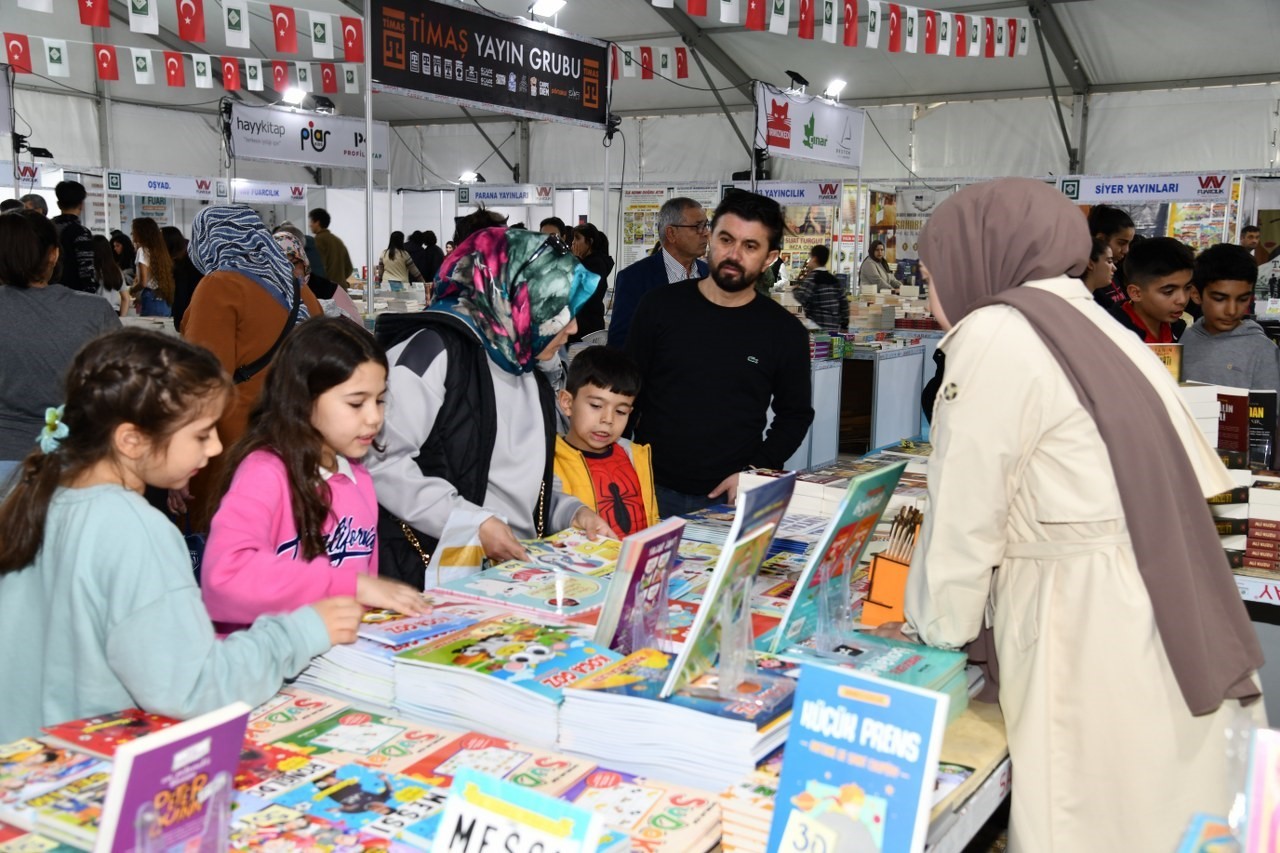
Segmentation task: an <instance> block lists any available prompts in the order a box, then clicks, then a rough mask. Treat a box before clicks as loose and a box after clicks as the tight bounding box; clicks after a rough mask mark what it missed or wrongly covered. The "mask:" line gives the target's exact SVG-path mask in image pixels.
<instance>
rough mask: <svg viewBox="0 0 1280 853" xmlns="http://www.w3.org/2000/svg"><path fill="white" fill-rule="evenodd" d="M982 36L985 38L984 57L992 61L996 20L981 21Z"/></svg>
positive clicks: (994, 51) (994, 52) (985, 19)
mask: <svg viewBox="0 0 1280 853" xmlns="http://www.w3.org/2000/svg"><path fill="white" fill-rule="evenodd" d="M982 29H983V34H984V35H985V36H986V42H987V50H986V53H985V54H984V56H986V57H987V59H994V58H995V55H996V19H995V18H983V19H982Z"/></svg>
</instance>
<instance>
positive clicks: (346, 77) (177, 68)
mask: <svg viewBox="0 0 1280 853" xmlns="http://www.w3.org/2000/svg"><path fill="white" fill-rule="evenodd" d="M131 2H132V0H131ZM33 38H34V39H39V40H40V41H42V42H43V43H44V67H45V74H46V76H48V77H70V76H71V56H70V53H69V51H68V45H71V46H75V47H77V48H79V47H81V46H85V47H89V48H91V49H92V51H93V54H92V55H93V65H94V68H95V69H96V71H97V75H98V79H99V80H119V79H120V70H121V64H120V60H121V59H122V58H127V61H128V66H126V71H127V70H128V69H130V68H131V69H132V71H133V82H134V83H137V84H138V85H139V86H151V85H154V84H155V82H156V73H157V69H156V67H155V54H157V53H159V54H161V64H162V66H163V73H164V79H165V82H166V83H167V84H168V85H169V86H172V87H177V88H182V87H185V86H186V85H187V62H188V61H190V63H191V71H192V79H193V81H194V83H195V87H196V88H197V89H212V88H213V84H214V75H215V73H217V74H221V76H222V88H223V89H225V90H226V91H228V92H235V91H238V90H240V89H246V90H248V91H250V92H261V91H263V89H264V88H265V87H266V86H267V85H268V81H267V78H266V75H267V74H268V73H269V74H270V75H271V79H270V82H269V85H270V86H271V88H272V89H274V90H276V91H277V92H283V91H284V90H285V89H288V88H290V87H292V86H297V87H298V88H299V89H301V90H302V91H304V92H315V91H317V89H316V85H317V82H318V84H319V91H320V92H323V93H324V94H327V95H332V94H337V93H338V91H339V88H341V89H342V91H344V92H345V93H346V94H348V95H356V94H359V93H360V76H359V67H360V66H359V64H358V63H354V62H345V63H335V62H321V63H319V65H320V74H319V76H318V80H317V76H316V75H315V74H314V73H313V71H314V69H313V68H312V64H311V63H310V62H298V61H288V60H281V59H256V58H249V57H241V56H214V55H210V54H207V53H184V52H181V51H176V50H151V49H150V48H138V47H118V46H116V45H111V44H101V43H99V42H86V41H74V40H71V39H53V38H45V37H43V36H26V35H22V34H19V33H4V41H5V52H6V54H7V57H8V60H9V64H10V65H11V66H13V70H14V71H15V72H17V73H19V74H32V73H34V65H33V62H32V54H31V40H32V39H33ZM242 65H243V72H242V71H241V66H242ZM291 71H292V73H290V72H291Z"/></svg>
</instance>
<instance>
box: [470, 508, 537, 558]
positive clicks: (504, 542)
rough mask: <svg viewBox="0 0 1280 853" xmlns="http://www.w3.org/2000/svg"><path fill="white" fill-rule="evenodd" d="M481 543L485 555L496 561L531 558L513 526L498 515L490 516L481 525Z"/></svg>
mask: <svg viewBox="0 0 1280 853" xmlns="http://www.w3.org/2000/svg"><path fill="white" fill-rule="evenodd" d="M480 545H481V547H483V548H484V555H485V556H486V557H488V558H489V559H490V560H493V561H495V562H499V563H501V562H503V561H505V560H527V559H528V558H529V554H528V552H526V551H525V550H524V546H523V545H521V544H520V540H519V539H517V538H516V535H515V534H514V533H512V532H511V528H510V527H508V526H507V524H506V522H504V521H503V520H502V519H500V518H498V517H497V516H496V515H492V516H489V518H487V519H485V520H484V523H483V524H481V525H480Z"/></svg>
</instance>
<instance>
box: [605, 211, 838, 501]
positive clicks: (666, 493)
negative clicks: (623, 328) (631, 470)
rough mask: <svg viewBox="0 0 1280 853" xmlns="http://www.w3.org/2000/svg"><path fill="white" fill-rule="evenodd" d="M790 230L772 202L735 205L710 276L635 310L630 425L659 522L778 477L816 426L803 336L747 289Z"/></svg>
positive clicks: (716, 244) (724, 217) (714, 249)
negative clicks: (744, 475)
mask: <svg viewBox="0 0 1280 853" xmlns="http://www.w3.org/2000/svg"><path fill="white" fill-rule="evenodd" d="M785 227H786V226H785V223H784V221H783V218H782V209H781V208H780V207H778V203H777V202H775V201H773V200H772V199H769V198H765V197H764V196H759V195H756V194H754V193H748V192H734V193H731V194H730V195H728V196H726V197H725V199H724V201H722V202H721V203H720V206H719V207H717V208H716V212H715V217H714V218H713V219H712V221H711V243H710V248H709V261H710V263H709V274H708V275H707V276H706V277H704V278H701V279H690V280H688V281H682V282H677V283H675V284H668V285H665V286H663V287H659V288H657V289H655V290H653V291H652V292H650V293H649V294H648V295H646V296H645V297H644V299H643V300H642V301H641V302H640V306H639V308H638V309H637V310H636V314H635V320H634V321H633V322H632V324H631V331H630V334H629V336H628V338H627V352H628V353H629V354H630V355H631V357H632V358H634V359H635V361H636V363H637V364H638V365H639V366H640V371H641V374H642V375H643V381H642V382H641V385H640V396H639V397H638V398H637V400H636V406H635V410H634V413H633V414H632V419H633V423H635V437H636V440H637V441H639V442H643V443H645V444H650V445H652V447H653V470H654V479H655V481H656V485H657V490H656V491H657V497H658V509H659V511H660V512H661V514H662V515H663V516H669V515H679V514H682V513H686V512H692V511H694V510H697V509H701V508H703V507H706V506H710V505H712V504H715V503H721V502H732V501H733V500H735V499H736V497H737V491H738V474H739V472H741V471H743V470H746V469H749V468H752V467H760V468H780V467H782V466H783V464H785V463H786V461H787V459H788V458H789V457H790V456H791V454H792V453H794V452H795V450H796V448H797V447H799V446H800V443H801V442H802V441H803V440H804V436H805V433H806V432H807V431H808V429H809V424H810V423H811V422H812V421H813V407H812V406H811V405H810V379H809V338H808V334H807V333H806V332H805V329H804V326H802V325H801V323H800V321H799V320H797V319H796V318H795V317H793V316H791V314H789V313H788V312H787V311H786V309H785V308H783V307H782V306H780V305H778V304H777V303H775V302H774V301H773V300H771V299H769V298H767V297H763V296H760V295H759V294H758V293H756V290H755V287H754V285H755V281H756V279H757V278H758V277H759V276H760V274H761V273H762V272H763V271H764V269H765V268H766V267H768V266H769V264H772V263H773V262H774V261H775V260H776V259H777V257H778V250H779V249H780V248H781V247H782V231H783V228H785ZM770 408H772V409H773V413H774V418H773V423H772V424H770V425H769V429H768V434H767V435H766V433H765V424H766V422H767V420H768V412H769V409H770Z"/></svg>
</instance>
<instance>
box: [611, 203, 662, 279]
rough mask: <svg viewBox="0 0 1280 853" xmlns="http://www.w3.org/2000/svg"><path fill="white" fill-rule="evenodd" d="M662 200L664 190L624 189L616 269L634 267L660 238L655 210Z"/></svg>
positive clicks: (660, 205) (658, 207)
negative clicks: (619, 248)
mask: <svg viewBox="0 0 1280 853" xmlns="http://www.w3.org/2000/svg"><path fill="white" fill-rule="evenodd" d="M666 200H667V188H666V187H627V188H626V189H624V190H623V191H622V250H621V252H620V257H619V269H621V268H623V267H627V266H630V265H631V264H634V263H635V262H636V261H638V260H640V259H641V258H644V257H646V256H647V255H648V254H649V253H650V252H652V251H653V247H654V246H655V245H657V243H658V240H659V239H660V235H659V234H658V210H659V209H661V207H662V204H663V202H665V201H666Z"/></svg>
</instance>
